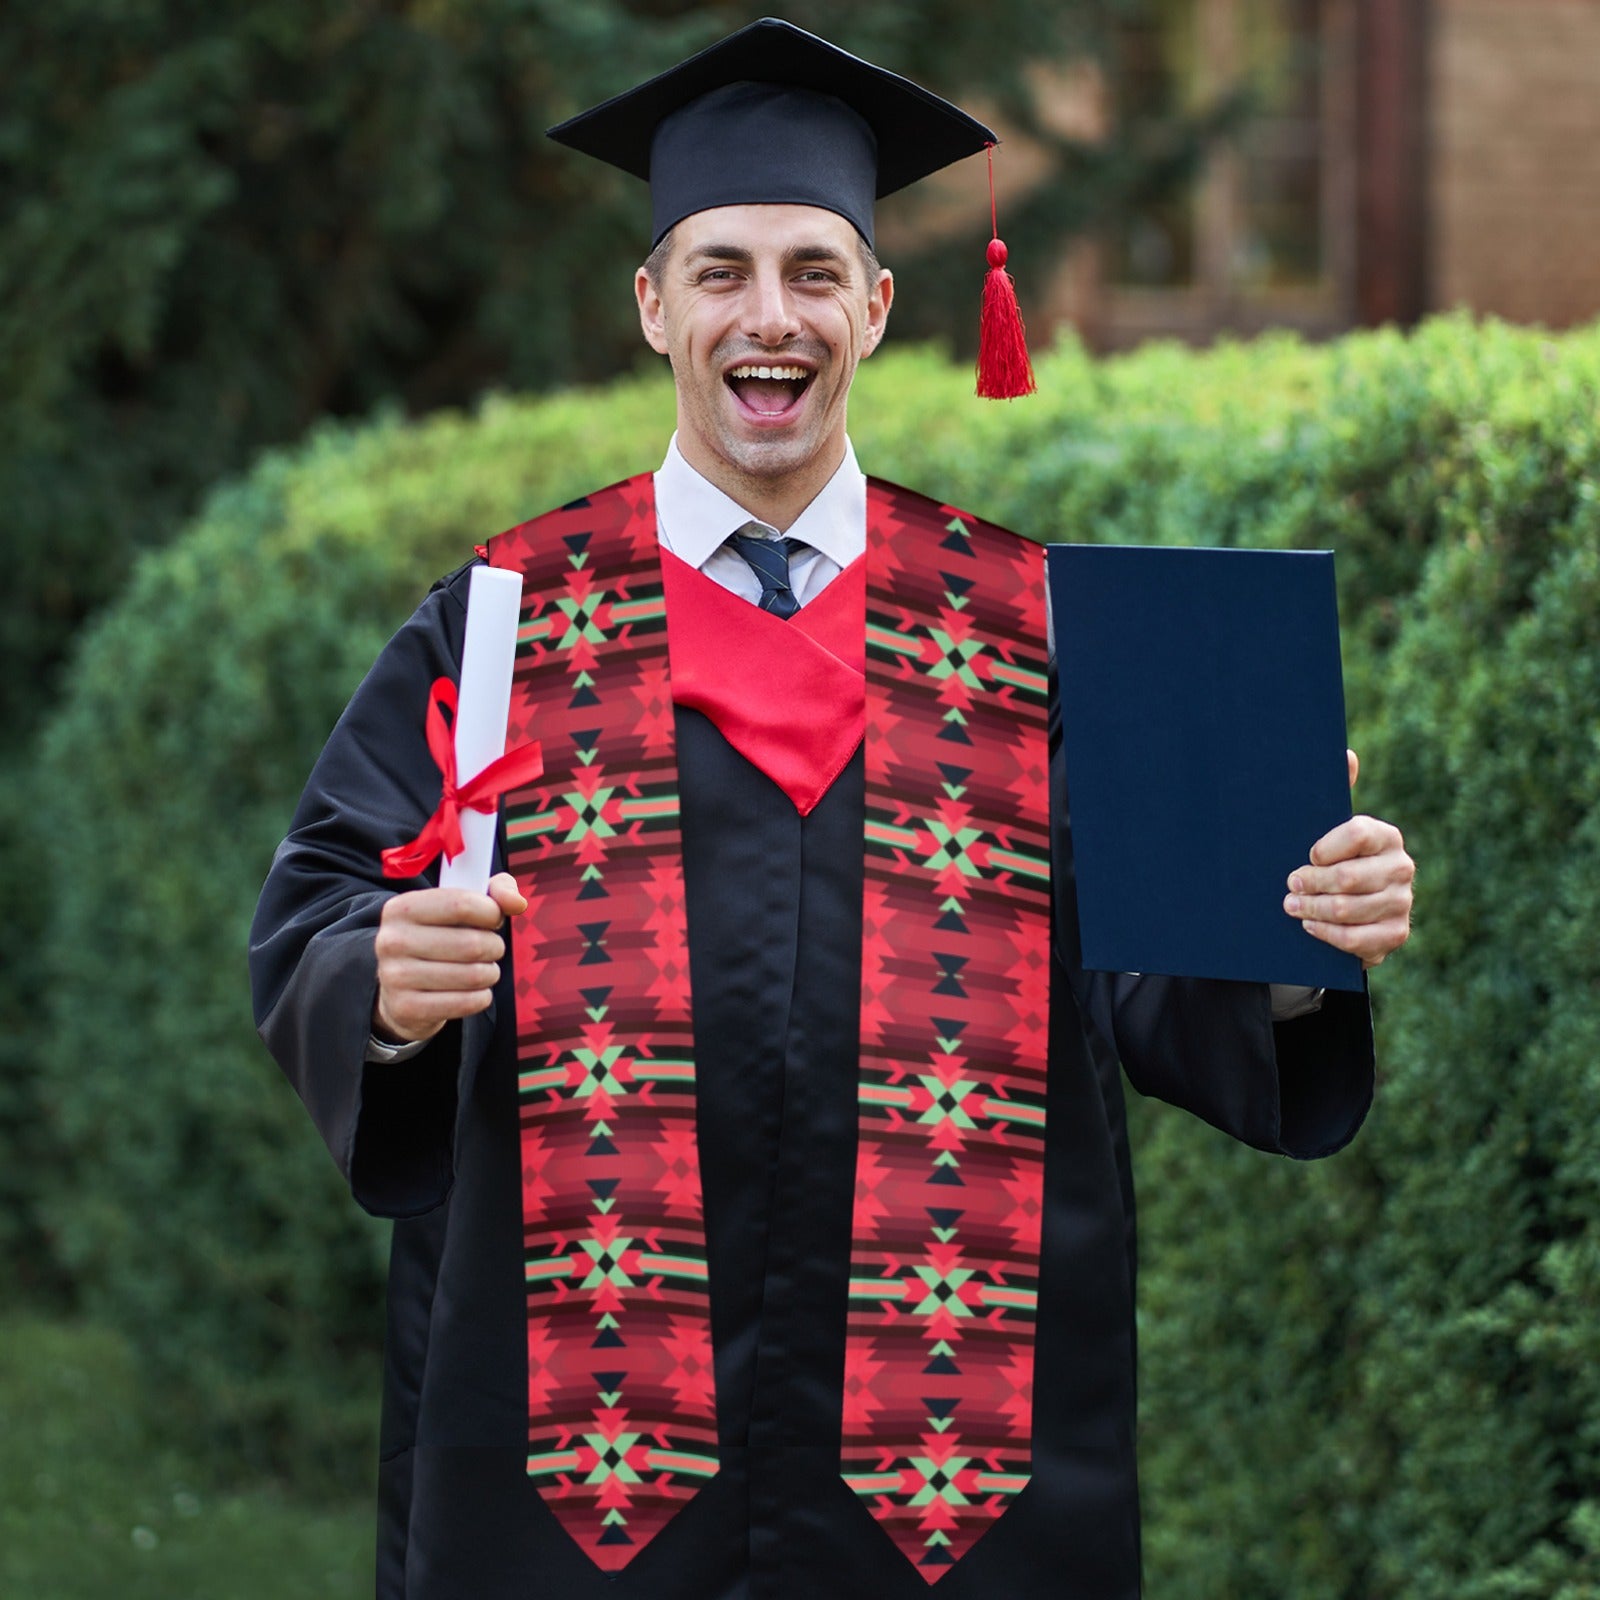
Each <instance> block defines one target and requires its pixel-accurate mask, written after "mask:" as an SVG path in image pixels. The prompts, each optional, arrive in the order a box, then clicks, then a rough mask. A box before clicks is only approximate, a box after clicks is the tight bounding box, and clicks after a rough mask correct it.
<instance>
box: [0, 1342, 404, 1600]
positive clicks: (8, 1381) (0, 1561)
mask: <svg viewBox="0 0 1600 1600" xmlns="http://www.w3.org/2000/svg"><path fill="white" fill-rule="evenodd" d="M372 1535H373V1513H372V1506H371V1503H370V1501H363V1502H361V1503H360V1504H357V1505H334V1506H329V1505H326V1504H319V1505H309V1504H306V1503H304V1502H301V1501H297V1500H296V1499H295V1498H294V1497H293V1495H292V1494H291V1493H289V1492H288V1491H286V1490H285V1489H284V1488H283V1487H282V1486H279V1485H272V1484H266V1485H248V1486H230V1487H228V1488H225V1489H224V1488H213V1487H212V1486H211V1485H209V1484H208V1483H207V1482H206V1481H205V1480H204V1475H203V1473H202V1471H201V1469H199V1468H198V1467H196V1465H195V1464H194V1463H193V1462H192V1461H190V1460H188V1459H187V1458H186V1457H185V1456H184V1455H183V1454H182V1453H181V1452H180V1451H178V1450H177V1449H175V1448H174V1447H173V1446H172V1445H170V1444H168V1443H165V1442H163V1441H162V1439H161V1437H160V1432H159V1429H158V1428H157V1427H156V1426H155V1425H154V1419H153V1418H152V1417H151V1416H150V1413H149V1408H148V1406H147V1405H146V1403H145V1401H144V1399H143V1396H142V1395H141V1393H140V1389H139V1382H138V1374H137V1372H136V1370H135V1368H134V1364H133V1361H132V1358H131V1356H130V1354H129V1351H128V1349H127V1347H126V1345H125V1344H124V1342H123V1341H122V1340H121V1339H120V1338H119V1337H118V1335H117V1334H116V1333H114V1332H112V1331H110V1330H108V1329H105V1328H98V1327H92V1326H85V1325H83V1324H77V1323H61V1322H52V1321H44V1320H40V1319H37V1318H31V1317H8V1318H5V1319H3V1320H0V1595H4V1596H6V1597H7V1600H106V1597H107V1596H111V1595H115V1596H116V1597H117V1600H364V1597H366V1596H369V1595H370V1594H371V1593H372Z"/></svg>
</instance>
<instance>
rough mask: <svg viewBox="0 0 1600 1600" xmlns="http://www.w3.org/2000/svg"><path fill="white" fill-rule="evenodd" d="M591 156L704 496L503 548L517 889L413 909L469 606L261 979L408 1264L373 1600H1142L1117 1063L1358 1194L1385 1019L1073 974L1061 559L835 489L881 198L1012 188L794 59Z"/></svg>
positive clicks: (326, 809) (904, 114) (393, 1328)
mask: <svg viewBox="0 0 1600 1600" xmlns="http://www.w3.org/2000/svg"><path fill="white" fill-rule="evenodd" d="M557 133H558V135H560V136H562V137H564V138H566V139H567V140H568V141H569V142H572V143H575V144H577V145H579V146H580V147H581V148H586V149H589V150H590V151H591V152H593V153H597V154H600V155H601V156H603V157H604V158H605V159H608V160H613V161H616V162H618V164H621V165H624V166H626V167H628V168H629V169H630V170H635V171H640V172H641V173H643V172H648V174H649V176H650V181H651V192H652V201H653V205H654V208H655V213H656V215H655V247H654V249H653V251H652V254H651V256H650V259H649V261H648V262H647V263H646V265H645V266H644V267H643V268H641V269H640V271H639V274H638V276H637V279H636V283H635V290H636V295H637V299H638V305H639V314H640V320H641V325H642V328H643V331H644V335H645V338H646V340H647V341H648V342H649V343H650V345H651V347H652V348H653V349H655V350H657V351H658V352H660V353H662V354H664V355H666V356H667V357H668V358H669V360H670V362H671V364H672V370H673V375H674V382H675V384H676V388H677V402H678V429H677V433H676V435H675V438H674V441H673V443H672V445H671V446H670V447H669V449H668V453H667V458H666V461H665V462H664V464H663V466H662V468H661V470H660V471H659V472H658V473H656V474H655V475H654V477H653V478H652V477H648V476H647V477H643V478H639V479H634V480H630V481H629V482H628V483H627V484H624V485H620V486H616V487H614V488H612V489H610V490H605V491H601V492H599V493H597V494H595V495H592V496H589V497H587V498H586V499H584V500H582V501H579V502H576V503H574V504H573V505H571V506H568V507H564V508H562V510H560V511H558V512H554V513H551V514H549V515H548V516H546V517H543V518H538V519H535V521H534V522H532V523H529V524H526V525H524V526H523V527H521V528H517V529H513V530H511V531H510V532H509V533H507V534H505V535H502V536H501V537H500V538H499V539H497V540H495V541H492V543H491V546H490V551H489V558H490V560H491V561H492V562H493V563H494V564H496V565H501V566H506V567H510V568H513V569H515V570H519V571H520V572H521V573H522V574H523V576H524V581H525V585H526V591H525V593H526V610H525V613H524V623H523V630H522V632H523V654H522V657H521V660H520V662H519V668H518V677H517V689H516V692H515V694H514V698H513V711H512V725H513V739H514V740H523V739H536V740H537V741H538V742H539V744H540V746H541V749H542V752H543V758H544V762H545V774H544V776H543V778H542V779H540V780H539V781H537V782H535V783H532V784H529V785H527V786H526V787H525V788H523V789H520V790H518V791H517V792H516V793H514V794H512V795H510V796H508V797H507V800H506V811H505V818H504V827H503V838H502V850H503V855H504V859H505V860H506V862H507V863H508V865H509V867H510V868H511V870H510V871H509V872H503V873H500V874H498V875H497V876H496V877H495V878H494V879H493V880H492V882H491V883H490V886H489V892H488V894H486V895H474V894H470V893H468V892H465V891H460V890H440V889H436V888H431V887H427V886H426V885H425V884H418V885H417V886H414V887H410V888H405V889H403V890H401V891H400V892H395V885H393V884H390V883H386V882H385V880H384V879H383V878H382V876H381V875H380V870H379V866H378V862H379V857H380V854H381V852H382V851H383V850H384V849H385V848H388V847H392V846H394V845H395V844H397V843H400V842H401V841H403V840H405V839H407V838H409V837H411V836H412V835H414V834H415V833H417V832H418V831H419V830H420V828H421V825H422V823H423V821H424V819H426V818H427V816H428V815H429V813H430V812H431V811H432V810H433V808H434V805H435V801H436V800H437V799H438V797H439V792H440V779H439V774H438V771H437V769H436V767H435V766H434V764H433V761H432V758H431V757H430V756H429V754H428V747H427V745H426V743H425V742H424V736H423V726H422V724H423V710H424V707H425V705H426V703H427V701H428V698H429V693H430V685H432V684H434V683H435V682H436V681H437V680H438V679H441V678H443V679H447V680H453V679H454V678H455V677H456V676H457V675H458V671H459V659H460V650H461V638H462V629H463V608H464V599H465V593H466V582H465V569H464V570H463V572H462V573H457V574H455V575H453V576H452V577H451V578H449V579H446V580H445V581H444V582H443V584H442V585H440V586H438V587H436V589H435V590H434V592H433V593H432V594H430V596H429V597H428V599H427V600H426V601H425V602H424V604H423V606H422V607H421V608H420V609H419V611H418V613H417V615H416V616H415V617H414V618H413V619H412V621H411V622H410V623H409V624H408V625H407V626H406V627H405V628H404V629H402V630H401V632H400V633H399V634H398V635H397V636H396V638H395V639H394V640H393V641H392V642H391V644H390V645H389V647H388V648H387V649H386V650H385V652H384V654H383V656H382V657H381V658H380V660H379V661H378V663H377V665H376V666H375V667H374V669H373V671H372V673H371V674H370V675H369V677H368V679H367V680H366V682H365V683H363V685H362V686H361V688H360V690H359V691H358V692H357V694H356V696H355V698H354V699H353V701H352V702H351V705H350V707H349V708H348V710H347V711H346V714H345V716H344V718H343V719H342V720H341V722H340V724H339V727H338V728H337V729H336V730H335V732H334V734H333V736H332V737H331V739H330V741H329V744H328V747H327V749H326V750H325V751H324V753H323V756H322V758H321V760H320V761H319V763H318V766H317V768H316V770H315V772H314V773H313V775H312V778H311V780H310V783H309V785H308V787H307V790H306V794H305V797H304V798H303V800H302V803H301V806H300V809H299V811H298V812H297V814H296V817H295V821H294V824H293V827H292V830H291V832H290V835H289V837H288V839H287V840H286V841H285V843H284V846H283V848H282V849H281V850H280V852H279V855H278V858H277V860H276V862H275V863H274V867H273V871H272V875H271V877H270V878H269V881H268V883H267V886H266V889H265V891H264V893H263V897H262V903H261V908H260V910H259V912H258V918H257V925H256V929H255V933H254V936H253V941H252V951H253V957H254V961H255V983H256V997H257V1009H258V1015H259V1017H260V1019H261V1026H262V1032H263V1036H264V1037H265V1038H266V1039H267V1041H268V1043H269V1045H270V1046H271V1047H272V1048H273V1050H274V1052H275V1053H276V1054H277V1055H278V1057H279V1059H280V1060H281V1061H282V1062H283V1064H284V1067H285V1070H286V1071H287V1072H288V1073H289V1075H290V1077H291V1079H292V1080H293V1081H294V1082H295V1085H296V1087H297V1088H298V1090H299V1091H300V1093H301V1094H302V1096H303V1097H304V1099H305V1101H306V1103H307V1106H308V1108H309V1110H310V1111H311V1113H312V1115H313V1116H314V1118H315V1119H316V1121H317V1123H318V1125H319V1127H320V1129H321V1130H322V1132H323V1135H324V1137H325V1138H326V1139H327V1141H328V1143H329V1146H330V1149H331V1150H332V1152H333V1154H334V1155H335V1158H336V1159H337V1160H338V1161H339V1163H340V1165H341V1168H342V1170H343V1171H344V1172H345V1173H346V1175H347V1176H348V1178H349V1180H350V1183H351V1186H352V1189H353V1191H354V1193H355V1195H356V1198H357V1199H358V1200H359V1201H360V1202H361V1203H362V1204H363V1205H365V1206H366V1207H367V1208H368V1209H369V1210H372V1211H374V1212H376V1213H378V1214H381V1215H388V1216H392V1217H395V1218H396V1219H397V1221H396V1228H395V1242H394V1258H393V1270H392V1275H391V1288H390V1338H389V1352H388V1371H387V1382H386V1406H385V1438H384V1445H383V1467H382V1498H383V1523H382V1534H381V1539H380V1559H379V1591H380V1593H381V1594H383V1595H385V1596H400V1595H406V1596H410V1597H412V1600H460V1597H472V1600H500V1597H510V1596H513V1595H515V1596H519V1597H530V1596H545V1595H549V1596H560V1597H561V1600H583V1597H587V1596H600V1595H607V1596H617V1597H624V1596H638V1597H644V1596H648V1597H650V1600H734V1597H741V1600H742V1597H752V1600H754V1597H787V1600H812V1597H815V1596H820V1595H835V1596H838V1597H840V1600H846V1597H849V1600H864V1597H866V1596H869V1595H870V1596H873V1597H874V1600H877V1597H886V1600H887V1597H909V1596H914V1595H920V1594H922V1593H924V1592H925V1591H926V1589H927V1587H928V1586H929V1585H930V1584H931V1583H933V1582H935V1581H937V1582H938V1584H939V1585H940V1590H941V1594H943V1595H946V1596H950V1597H957V1600H960V1597H977V1596H982V1597H984V1600H994V1597H1001V1596H1004V1597H1016V1600H1029V1597H1033V1596H1044V1595H1050V1596H1052V1597H1073V1600H1128V1597H1131V1596H1133V1595H1135V1594H1137V1592H1138V1527H1137V1492H1136V1485H1135V1481H1134V1462H1133V1368H1134V1351H1133V1320H1132V1319H1133V1261H1132V1250H1131V1246H1132V1231H1131V1229H1132V1193H1131V1185H1130V1178H1129V1172H1128V1161H1127V1149H1126V1140H1125V1136H1124V1131H1123V1112H1122V1099H1121V1087H1120V1080H1119V1078H1118V1076H1117V1066H1116V1058H1117V1057H1118V1056H1120V1057H1121V1059H1122V1061H1123V1063H1124V1064H1125V1066H1126V1068H1127V1070H1128V1071H1129V1073H1130V1075H1131V1076H1132V1077H1133V1078H1134V1081H1135V1082H1136V1083H1137V1084H1138V1085H1139V1086H1140V1087H1141V1088H1142V1089H1144V1090H1145V1091H1147V1092H1150V1093H1154V1094H1158V1095H1160V1096H1162V1097H1163V1098H1166V1099H1168V1100H1171V1101H1174V1102H1175V1103H1178V1104H1181V1105H1184V1106H1187V1107H1188V1108H1189V1109H1191V1110H1193V1111H1195V1112H1196V1113H1198V1114H1199V1115H1201V1116H1203V1117H1205V1118H1206V1119H1207V1120H1209V1121H1211V1122H1213V1123H1215V1124H1216V1125H1218V1126H1219V1127H1222V1128H1224V1129H1226V1130H1227V1131H1229V1132H1231V1133H1233V1134H1235V1135H1236V1136H1238V1137H1240V1138H1243V1139H1245V1140H1247V1141H1249V1142H1250V1143H1253V1144H1256V1145H1258V1146H1260V1147H1262V1148H1265V1149H1270V1150H1278V1151H1283V1152H1286V1153H1289V1154H1292V1155H1298V1156H1313V1155H1320V1154H1323V1153H1326V1152H1327V1151H1330V1150H1333V1149H1335V1148H1337V1147H1338V1146H1339V1145H1341V1144H1342V1143H1344V1142H1345V1141H1346V1140H1347V1139H1348V1138H1349V1137H1350V1136H1351V1135H1352V1134H1353V1132H1354V1131H1355V1129H1356V1127H1357V1125H1358V1124H1359V1122H1360V1121H1361V1119H1362V1117H1363V1115H1364V1113H1365V1109H1366V1106H1367V1104H1368V1101H1369V1098H1370V1095H1371V1088H1372V1057H1371V1031H1370V1022H1369V1018H1368V1012H1367V1006H1366V1001H1365V997H1364V996H1360V995H1350V994H1334V993H1331V992H1330V993H1329V994H1327V995H1325V996H1321V997H1318V996H1306V995H1282V994H1280V995H1272V994H1270V993H1269V990H1268V987H1267V985H1265V984H1261V985H1246V984H1223V983H1215V982H1203V981H1193V980H1180V979H1170V978H1159V977H1138V976H1132V975H1122V976H1114V975H1106V974H1094V973H1086V972H1083V971H1081V970H1079V965H1078V962H1077V940H1076V920H1075V915H1076V914H1075V904H1074V896H1073V891H1072V881H1071V844H1070V838H1069V836H1068V834H1067V827H1066V816H1065V805H1064V801H1063V797H1064V789H1063V779H1062V775H1061V771H1060V758H1059V754H1054V755H1050V756H1049V759H1048V760H1047V752H1048V751H1049V749H1050V741H1049V739H1048V735H1047V729H1046V710H1047V708H1046V696H1045V682H1046V675H1045V667H1046V662H1045V654H1044V637H1045V627H1046V621H1045V617H1044V612H1043V583H1042V573H1041V571H1040V567H1041V562H1040V559H1039V553H1038V551H1037V549H1036V548H1034V547H1032V546H1029V545H1027V544H1025V543H1024V542H1023V541H1020V540H1017V539H1016V538H1015V537H1014V536H1012V535H1010V534H1007V533H1005V532H1004V531H1003V530H999V529H994V528H991V527H988V526H987V525H985V524H982V523H980V522H978V521H977V519H975V518H971V517H968V516H964V515H962V514H959V513H956V512H953V511H952V510H951V509H950V508H948V507H940V506H938V505H937V504H936V503H934V502H931V501H925V500H923V499H921V498H920V497H918V496H914V495H909V494H907V493H906V492H904V491H900V490H895V489H892V488H890V487H889V486H887V485H881V484H877V483H870V484H869V483H868V482H867V481H866V480H865V479H863V478H862V476H861V474H860V472H859V469H858V468H857V467H856V465H855V461H854V457H853V454H852V452H851V450H850V446H849V442H848V439H847V437H846V432H845V424H846V411H847V405H848V399H849V393H850V385H851V380H852V377H853V375H854V371H855V367H856V364H857V362H858V361H860V360H861V359H863V358H864V357H866V356H868V355H870V354H871V352H872V350H873V349H874V348H875V347H876V346H877V344H878V342H879V340H880V339H881V337H882V334H883V330H884V325H885V322H886V319H887V317H888V314H889V310H890V306H891V303H892V299H893V280H892V278H891V277H890V276H889V274H888V273H887V272H885V271H883V270H882V269H881V268H880V267H879V266H878V264H877V262H876V259H875V257H874V256H873V254H872V250H871V202H872V199H873V196H874V194H875V193H881V192H886V191H887V189H889V188H892V187H894V186H895V185H896V184H897V183H898V182H903V181H909V179H910V177H913V176H916V175H918V174H919V173H920V172H921V171H924V170H929V169H931V167H933V166H938V165H942V164H944V162H946V161H948V160H951V159H954V158H955V156H956V155H959V154H964V153H967V152H968V151H970V150H972V149H976V148H981V146H982V144H983V143H984V142H985V141H986V140H987V139H989V138H990V137H992V136H990V135H989V134H988V131H987V130H986V129H983V128H982V127H981V125H979V124H975V123H973V122H971V119H969V118H966V117H964V116H963V114H961V113H960V112H957V111H956V110H955V108H953V107H949V106H946V105H945V104H944V103H943V102H940V101H937V100H935V99H933V97H931V96H928V95H926V94H925V92H924V91H921V90H919V89H917V88H916V87H915V86H914V85H909V84H906V83H905V82H904V80H900V79H895V78H892V77H891V76H890V75H888V74H884V73H881V72H880V71H879V70H878V69H876V68H872V67H869V66H867V65H866V64H865V63H861V62H858V61H856V60H854V58H851V57H848V56H844V55H843V54H842V52H837V51H835V50H833V49H832V47H831V46H827V45H825V44H824V43H822V42H821V41H818V40H815V39H812V38H811V37H810V36H808V35H804V34H801V33H800V32H799V31H798V30H795V29H791V28H789V27H787V25H785V24H780V23H772V22H767V23H761V24H756V25H754V26H753V27H752V28H750V29H746V30H743V31H742V32H741V33H740V34H736V35H734V36H733V37H732V38H731V39H729V40H726V41H724V42H723V44H722V45H720V46H717V47H714V48H713V49H712V50H711V51H708V52H705V53H704V54H703V55H702V56H700V57H696V58H694V59H693V60H692V61H690V62H688V63H685V64H684V65H683V66H681V67H679V68H677V69H674V71H673V72H671V73H668V74H664V75H663V76H662V77H661V78H659V79H655V80H652V81H651V82H650V83H649V84H646V85H644V86H642V87H641V89H639V90H636V91H633V92H632V93H631V94H630V95H627V96H622V97H619V99H618V100H617V101H614V102H609V103H608V104H607V105H606V106H604V107H601V108H599V109H598V110H597V111H596V112H594V113H590V114H588V116H587V117H585V118H580V119H576V120H575V122H574V123H573V124H568V125H567V126H566V127H565V128H564V129H561V130H557ZM863 640H864V641H865V643H863ZM1052 796H1053V798H1054V803H1053V805H1052V804H1051V798H1052ZM1197 847H1199V846H1198V845H1197ZM1052 858H1053V862H1054V871H1053V875H1052V873H1051V861H1052ZM1285 870H1286V875H1288V876H1289V879H1290V885H1289V887H1290V893H1289V896H1288V898H1287V899H1286V902H1285V908H1286V911H1287V912H1288V914H1290V915H1293V916H1297V917H1299V918H1300V919H1301V920H1302V921H1303V922H1304V923H1305V926H1306V927H1307V929H1308V930H1309V931H1310V932H1311V933H1312V934H1314V935H1315V936H1317V937H1321V938H1324V939H1327V940H1328V941H1330V942H1331V943H1334V944H1337V945H1339V946H1340V947H1342V948H1344V949H1347V950H1351V951H1353V952H1355V953H1356V954H1358V955H1360V956H1361V958H1362V959H1363V960H1364V961H1365V962H1367V963H1368V964H1372V963H1375V962H1377V961H1380V960H1382V959H1383V958H1384V956H1386V955H1387V954H1388V953H1389V952H1390V951H1391V950H1393V949H1394V948H1395V947H1396V946H1397V945H1398V944H1399V943H1401V942H1402V941H1403V940H1404V938H1405V936H1406V929H1407V923H1408V918H1409V908H1410V887H1409V885H1410V879H1411V871H1412V869H1411V863H1410V860H1409V858H1408V857H1407V856H1406V854H1405V852H1404V849H1403V847H1402V845H1401V841H1400V838H1399V835H1398V833H1396V832H1395V830H1394V829H1393V828H1391V827H1390V826H1388V825H1387V824H1384V823H1381V822H1377V821H1375V820H1374V819H1371V818H1366V817H1357V818H1355V819H1354V820H1353V821H1352V822H1350V823H1347V824H1344V825H1343V826H1341V827H1340V828H1337V829H1335V830H1334V831H1333V832H1332V833H1331V834H1329V835H1328V836H1327V837H1325V838H1324V839H1322V840H1320V841H1318V842H1317V843H1316V845H1315V846H1313V847H1312V849H1311V851H1310V860H1309V861H1308V862H1306V863H1304V864H1300V865H1298V866H1297V865H1296V864H1295V863H1285ZM530 902H531V907H530ZM1151 914H1152V915H1159V914H1160V913H1159V907H1152V908H1151ZM508 918H509V919H510V922H509V935H508V934H507V932H506V931H505V929H506V926H507V922H506V919H508ZM1052 920H1053V923H1054V927H1053V931H1052ZM508 936H509V939H510V945H511V948H510V950H509V951H508V949H507V943H506V941H507V937H508ZM508 956H509V959H508Z"/></svg>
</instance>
